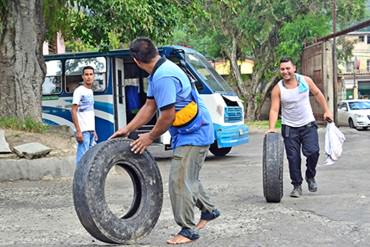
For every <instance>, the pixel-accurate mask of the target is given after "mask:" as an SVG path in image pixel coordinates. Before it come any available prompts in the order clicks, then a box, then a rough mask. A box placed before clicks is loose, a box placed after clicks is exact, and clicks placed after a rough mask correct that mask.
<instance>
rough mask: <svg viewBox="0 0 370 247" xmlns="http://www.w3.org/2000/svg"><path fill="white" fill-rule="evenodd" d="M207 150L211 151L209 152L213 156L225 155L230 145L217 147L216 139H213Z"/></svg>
mask: <svg viewBox="0 0 370 247" xmlns="http://www.w3.org/2000/svg"><path fill="white" fill-rule="evenodd" d="M209 151H211V153H212V154H213V155H214V156H225V155H226V154H228V153H229V152H230V151H231V147H227V148H219V147H218V144H217V141H215V142H214V143H212V144H211V146H210V147H209Z"/></svg>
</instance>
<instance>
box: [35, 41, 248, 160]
mask: <svg viewBox="0 0 370 247" xmlns="http://www.w3.org/2000/svg"><path fill="white" fill-rule="evenodd" d="M159 52H160V55H161V56H165V57H167V58H168V59H170V60H171V61H173V62H175V63H176V64H178V65H179V66H180V67H181V68H182V69H183V70H184V71H185V72H186V73H187V75H188V76H189V78H190V79H191V80H192V83H194V84H195V86H196V87H197V89H198V91H199V93H200V97H201V98H202V99H203V100H204V102H205V104H206V106H207V108H208V110H209V112H210V114H211V117H212V121H213V125H214V129H215V141H214V143H213V144H212V145H211V147H210V151H211V152H212V153H213V154H214V155H216V156H224V155H226V154H227V153H228V152H230V150H231V148H232V147H234V146H237V145H240V144H243V143H247V142H248V127H247V126H246V125H245V124H244V107H243V104H242V101H241V100H240V99H239V97H238V96H237V95H236V94H235V92H234V91H233V90H232V88H231V87H230V86H229V85H228V84H227V82H226V81H225V80H224V79H223V78H222V77H221V76H220V75H219V74H218V73H217V72H216V71H215V70H214V68H213V67H212V66H211V64H210V63H209V62H208V61H207V60H206V59H205V57H204V56H203V55H201V54H200V53H199V52H197V51H195V50H193V49H189V48H186V47H181V46H165V47H160V48H159ZM45 61H46V67H47V74H46V78H45V81H44V83H43V85H42V89H43V98H42V110H43V115H42V116H43V121H44V122H45V123H46V124H50V125H68V126H70V127H72V128H74V127H73V123H72V119H71V113H70V109H71V104H72V94H73V91H74V89H75V88H76V87H77V86H78V85H79V84H80V83H81V82H82V78H81V71H82V68H83V67H84V66H87V65H91V66H93V67H94V69H95V82H94V86H93V90H94V100H95V104H94V108H95V116H96V118H95V122H96V129H97V132H98V135H99V139H100V141H103V140H106V139H107V138H108V137H109V136H110V135H111V134H112V133H113V132H114V131H115V130H117V129H118V128H119V127H122V126H124V125H126V124H127V123H128V122H129V121H131V119H133V117H134V116H135V114H136V113H137V112H138V110H139V109H140V107H141V106H142V105H143V104H144V102H145V99H146V89H147V77H148V74H147V73H146V72H145V71H143V70H141V69H140V68H139V67H138V66H137V65H136V64H135V63H134V61H133V60H132V58H131V57H130V54H129V51H128V50H127V49H125V50H113V51H108V52H87V53H86V52H85V53H66V54H59V55H46V56H45ZM156 119H157V117H156V116H155V117H154V118H153V119H152V120H151V121H150V122H149V123H148V124H147V125H145V126H143V127H142V128H141V129H139V130H137V131H136V132H135V133H132V135H131V136H130V137H131V138H135V137H136V136H137V135H138V134H140V133H145V132H148V131H150V130H151V129H152V128H153V126H154V124H155V122H156ZM170 141H171V140H170V135H169V133H168V132H167V133H165V134H164V135H162V136H161V138H159V140H156V142H158V143H162V144H164V145H165V147H169V145H170Z"/></svg>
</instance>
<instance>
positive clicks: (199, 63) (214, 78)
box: [186, 53, 233, 92]
mask: <svg viewBox="0 0 370 247" xmlns="http://www.w3.org/2000/svg"><path fill="white" fill-rule="evenodd" d="M186 60H187V61H188V62H189V63H190V64H191V65H192V66H193V67H194V69H195V70H196V71H197V72H198V74H199V75H200V76H201V77H202V78H201V79H202V80H203V81H204V82H205V83H207V84H208V85H209V86H210V87H211V88H212V90H213V91H214V92H233V90H232V88H231V87H230V86H229V84H227V82H226V81H225V80H224V79H223V78H222V77H221V76H220V75H219V74H218V73H217V72H216V71H215V69H214V68H213V67H212V66H211V64H210V63H209V62H208V61H207V60H206V59H205V58H204V57H203V56H201V55H199V54H196V53H186Z"/></svg>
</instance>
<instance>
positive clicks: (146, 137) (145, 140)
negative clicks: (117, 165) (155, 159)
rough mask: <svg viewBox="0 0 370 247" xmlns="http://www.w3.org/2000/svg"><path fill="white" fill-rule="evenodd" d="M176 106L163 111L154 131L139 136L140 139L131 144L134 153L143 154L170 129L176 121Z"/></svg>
mask: <svg viewBox="0 0 370 247" xmlns="http://www.w3.org/2000/svg"><path fill="white" fill-rule="evenodd" d="M175 114H176V110H175V106H172V107H171V108H168V109H166V110H162V111H161V115H160V117H159V118H158V119H157V122H156V123H155V125H154V127H153V129H152V130H151V131H150V132H149V133H145V134H142V135H140V136H139V138H138V139H136V140H135V141H133V142H132V143H131V146H132V149H131V150H132V151H133V152H134V153H143V152H144V151H145V149H146V148H147V147H148V146H149V145H150V144H152V143H153V141H154V140H155V139H157V138H158V137H160V136H161V135H162V134H163V133H164V132H166V131H167V130H168V128H169V127H170V126H171V125H172V123H173V121H174V120H175Z"/></svg>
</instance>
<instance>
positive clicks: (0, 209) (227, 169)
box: [0, 128, 370, 246]
mask: <svg viewBox="0 0 370 247" xmlns="http://www.w3.org/2000/svg"><path fill="white" fill-rule="evenodd" d="M342 131H343V132H344V134H345V135H346V138H347V141H346V142H345V145H344V152H343V156H342V158H341V160H340V161H338V162H337V163H336V164H335V165H334V166H330V167H319V168H318V175H317V180H318V183H319V191H318V192H317V193H309V192H308V191H307V186H306V184H304V192H303V193H304V194H303V197H301V198H298V199H295V198H290V197H288V196H287V195H289V192H290V191H291V185H290V181H289V175H288V171H287V165H286V164H285V167H284V169H285V170H284V197H283V200H282V201H281V203H277V204H268V203H266V202H265V200H264V197H263V192H262V174H261V160H262V150H261V147H262V139H263V133H253V134H251V136H250V139H251V141H250V143H249V144H247V145H244V146H241V147H239V148H236V149H233V150H232V152H231V154H230V155H229V156H227V157H224V158H216V157H214V156H211V155H210V156H209V157H208V159H207V162H206V165H205V167H204V169H203V170H202V175H201V176H202V179H203V181H204V185H205V187H206V188H207V189H208V191H209V194H210V196H211V197H212V198H213V200H214V201H215V203H216V204H217V205H218V207H219V209H220V210H221V212H222V216H221V217H220V218H219V219H217V220H216V221H214V222H212V223H211V224H209V225H208V226H207V228H206V229H204V230H203V231H202V232H201V238H200V239H199V240H198V241H196V242H195V243H194V244H191V245H189V246H298V245H299V246H369V243H370V209H369V202H370V190H369V187H370V185H369V184H370V182H369V176H370V162H369V150H370V131H356V130H352V129H348V128H343V129H342ZM323 134H324V129H320V137H321V139H320V141H321V147H323ZM323 158H324V157H323V155H321V158H320V162H322V161H323ZM169 162H170V160H169V159H159V160H158V164H159V166H160V169H161V172H162V176H163V180H164V204H163V209H162V213H161V216H160V218H159V221H158V223H157V225H156V227H155V228H154V230H153V231H152V232H151V234H150V235H148V236H147V237H145V238H144V239H142V240H140V241H139V242H138V243H137V245H138V246H167V245H166V244H165V241H166V239H167V238H168V237H170V235H171V234H174V233H176V232H177V231H178V230H179V229H178V227H177V226H176V225H175V224H174V221H173V218H172V212H171V207H170V203H169V198H168V190H167V186H168V170H169ZM71 184H72V180H71V179H70V178H66V179H58V180H50V181H18V182H3V183H0V245H1V246H4V245H14V246H51V245H52V246H102V245H103V246H104V245H105V244H104V243H101V242H99V241H97V240H95V239H94V238H93V237H91V236H90V235H89V234H88V233H87V232H86V231H85V230H84V228H83V227H82V225H81V224H80V222H79V221H78V218H77V216H76V214H75V211H74V208H73V202H72V194H71ZM106 192H107V200H108V203H109V205H110V207H111V208H112V210H113V211H114V212H117V213H123V212H121V211H122V207H121V205H125V206H127V205H128V203H129V201H128V198H129V197H130V195H132V189H131V188H130V183H129V179H128V177H127V175H125V174H121V172H117V171H116V172H114V173H113V174H111V175H110V177H109V184H108V185H107V188H106Z"/></svg>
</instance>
